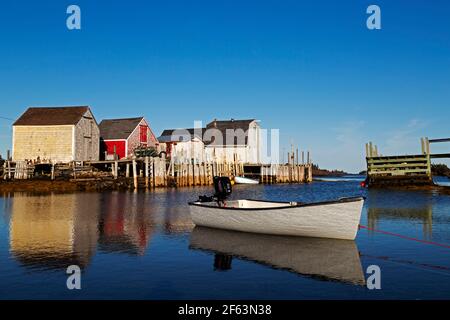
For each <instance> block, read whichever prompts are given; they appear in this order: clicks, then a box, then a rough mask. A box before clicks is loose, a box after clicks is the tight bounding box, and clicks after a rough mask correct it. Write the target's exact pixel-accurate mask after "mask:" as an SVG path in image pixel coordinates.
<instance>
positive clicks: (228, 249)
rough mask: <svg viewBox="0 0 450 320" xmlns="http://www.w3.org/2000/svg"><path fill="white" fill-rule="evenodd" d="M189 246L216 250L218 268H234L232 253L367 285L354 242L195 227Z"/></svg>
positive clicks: (241, 257)
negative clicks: (232, 266)
mask: <svg viewBox="0 0 450 320" xmlns="http://www.w3.org/2000/svg"><path fill="white" fill-rule="evenodd" d="M190 248H191V249H195V250H204V251H210V252H213V253H215V254H216V255H215V260H214V269H215V270H229V269H231V256H234V257H238V258H240V259H245V260H250V261H255V262H258V263H261V264H264V265H269V266H271V267H273V268H277V269H286V270H289V271H291V272H295V273H298V274H301V275H306V276H311V277H318V278H321V279H324V280H331V281H341V282H346V283H351V284H355V285H364V284H365V278H364V273H363V270H362V266H361V260H360V257H359V252H358V248H357V246H356V243H355V242H354V241H349V240H335V239H321V238H304V237H288V236H274V235H263V234H253V233H244V232H236V231H228V230H219V229H211V228H205V227H195V229H194V231H193V232H192V234H191V240H190Z"/></svg>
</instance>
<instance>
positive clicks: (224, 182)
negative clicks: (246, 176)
mask: <svg viewBox="0 0 450 320" xmlns="http://www.w3.org/2000/svg"><path fill="white" fill-rule="evenodd" d="M213 182H214V190H215V191H216V193H215V194H214V197H216V198H217V200H218V201H225V200H226V199H227V198H228V197H229V196H230V195H231V193H232V192H233V190H232V187H231V180H230V178H228V177H214V178H213Z"/></svg>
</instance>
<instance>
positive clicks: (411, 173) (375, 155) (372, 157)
mask: <svg viewBox="0 0 450 320" xmlns="http://www.w3.org/2000/svg"><path fill="white" fill-rule="evenodd" d="M441 142H450V139H428V138H422V139H421V148H422V153H421V154H411V155H396V156H384V155H381V154H379V152H378V148H377V146H374V145H373V144H372V142H369V143H367V144H366V162H367V178H368V184H369V186H398V185H399V186H414V185H432V184H433V176H432V172H431V159H439V158H450V154H432V153H431V152H430V144H431V143H441Z"/></svg>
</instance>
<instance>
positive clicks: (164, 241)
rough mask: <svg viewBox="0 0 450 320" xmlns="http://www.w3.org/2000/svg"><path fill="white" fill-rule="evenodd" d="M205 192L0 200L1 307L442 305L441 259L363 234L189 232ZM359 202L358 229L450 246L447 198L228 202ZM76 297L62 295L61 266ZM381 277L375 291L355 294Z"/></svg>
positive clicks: (281, 191) (294, 194) (290, 189)
mask: <svg viewBox="0 0 450 320" xmlns="http://www.w3.org/2000/svg"><path fill="white" fill-rule="evenodd" d="M204 193H209V188H204V189H202V188H196V189H179V190H169V191H167V190H158V191H155V192H149V193H86V194H64V195H56V194H53V195H45V196H30V195H24V194H14V195H5V196H3V197H0V283H1V286H0V298H2V299H24V298H26V299H55V298H56V299H80V298H81V299H94V298H95V299H448V298H450V250H449V249H446V248H441V247H437V246H432V245H427V244H423V243H417V242H413V241H408V240H405V239H401V238H396V237H393V236H388V235H383V234H378V233H373V232H369V231H367V230H363V229H362V230H360V231H359V233H358V236H357V239H356V241H355V242H344V243H343V242H339V241H336V240H324V241H320V240H310V239H302V238H299V239H295V238H294V239H292V238H287V239H286V238H285V237H270V236H257V235H248V234H235V233H231V234H230V233H227V232H225V233H224V232H219V231H216V230H208V229H206V230H205V229H195V230H194V231H193V232H192V229H193V225H192V223H191V221H190V218H189V211H188V210H189V209H188V207H187V205H186V203H187V202H188V201H190V200H195V199H196V198H197V195H199V194H204ZM353 195H364V196H366V197H367V201H366V204H365V207H364V211H363V214H362V220H361V224H363V225H366V226H371V227H374V228H377V229H381V230H386V231H390V232H395V233H400V234H403V235H407V236H410V237H415V238H419V239H425V240H430V241H435V242H440V243H447V244H450V196H442V195H437V194H433V193H429V192H417V191H413V192H404V191H392V190H389V191H379V190H373V191H372V190H370V191H368V190H366V189H361V188H360V187H359V182H358V181H344V182H314V183H312V184H308V185H272V186H237V187H236V188H235V190H234V197H235V198H259V199H272V200H300V201H319V200H328V199H334V198H336V197H342V196H353ZM71 264H77V265H80V266H81V267H82V268H83V272H82V290H80V291H69V290H67V288H66V279H67V275H66V274H65V269H66V267H67V266H68V265H71ZM369 265H378V266H380V268H381V285H382V289H381V290H375V291H372V290H368V289H367V288H366V287H365V286H363V285H361V277H362V281H364V277H367V274H365V271H366V268H367V267H368V266H369Z"/></svg>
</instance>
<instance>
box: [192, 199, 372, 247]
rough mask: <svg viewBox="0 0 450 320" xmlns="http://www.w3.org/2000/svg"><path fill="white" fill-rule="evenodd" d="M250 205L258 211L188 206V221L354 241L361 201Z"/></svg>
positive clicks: (257, 202) (210, 204)
mask: <svg viewBox="0 0 450 320" xmlns="http://www.w3.org/2000/svg"><path fill="white" fill-rule="evenodd" d="M241 201H242V200H241ZM244 201H249V200H244ZM251 202H252V206H258V205H260V206H261V208H255V207H253V208H239V207H225V208H223V207H218V206H217V205H214V204H213V203H208V204H204V203H200V202H194V203H190V212H191V218H192V221H193V222H194V224H195V225H197V226H203V227H210V228H218V229H226V230H234V231H242V232H253V233H262V234H273V235H288V236H303V237H318V238H332V239H345V240H354V239H355V237H356V234H357V232H358V226H359V221H360V218H361V210H362V207H363V204H364V199H363V198H354V199H342V200H340V201H334V202H324V203H315V204H300V205H292V204H289V203H284V204H280V203H273V202H264V201H251ZM271 204H273V205H272V207H270V205H271ZM277 205H278V206H277ZM280 206H281V207H280Z"/></svg>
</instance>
